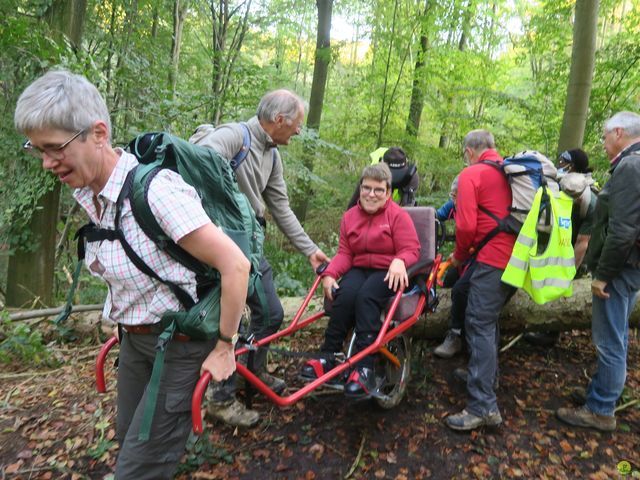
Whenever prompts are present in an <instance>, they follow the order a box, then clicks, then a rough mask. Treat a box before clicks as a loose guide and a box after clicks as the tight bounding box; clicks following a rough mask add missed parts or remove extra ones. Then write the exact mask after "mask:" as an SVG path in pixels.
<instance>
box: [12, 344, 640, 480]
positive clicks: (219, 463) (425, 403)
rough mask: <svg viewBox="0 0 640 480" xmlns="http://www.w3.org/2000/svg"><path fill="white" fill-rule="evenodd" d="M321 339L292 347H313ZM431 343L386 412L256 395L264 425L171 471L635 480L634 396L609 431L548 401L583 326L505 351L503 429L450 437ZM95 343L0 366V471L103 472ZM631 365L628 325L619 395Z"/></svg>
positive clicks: (457, 403) (578, 350) (105, 414)
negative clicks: (576, 424) (21, 365)
mask: <svg viewBox="0 0 640 480" xmlns="http://www.w3.org/2000/svg"><path fill="white" fill-rule="evenodd" d="M317 336H318V334H317V333H316V334H314V335H313V336H311V337H309V336H307V337H305V338H301V339H298V340H296V341H295V342H294V346H295V345H296V344H304V345H309V344H317V342H319V338H316V337H317ZM314 342H315V343H314ZM433 347H434V344H433V343H422V342H421V343H417V344H415V345H414V349H413V351H414V359H413V378H412V380H411V382H410V385H409V391H408V396H407V398H406V399H405V400H404V401H403V402H402V403H401V404H400V406H399V407H397V408H395V409H394V410H391V411H384V410H381V409H380V408H378V407H376V406H375V405H373V404H371V403H368V402H364V403H356V404H353V403H347V402H345V400H344V398H343V397H342V395H341V394H339V393H334V392H332V391H326V392H324V391H323V392H320V393H319V394H318V395H316V396H313V397H308V398H306V399H305V400H304V401H302V402H299V403H298V404H296V405H295V406H293V407H291V408H289V409H284V410H282V409H278V408H276V407H273V406H272V405H271V404H269V403H267V402H266V401H265V400H264V399H263V398H256V399H255V402H254V407H255V408H257V409H258V410H260V411H261V412H262V414H263V420H262V422H261V424H260V425H259V426H258V427H257V428H255V429H252V430H245V431H243V430H236V429H233V428H230V427H227V426H223V425H218V424H213V425H209V426H208V428H207V430H206V431H205V435H204V436H203V437H202V439H201V440H200V441H199V442H198V443H197V444H195V445H192V446H191V449H190V453H189V454H188V455H186V456H185V459H184V462H183V464H182V466H181V471H182V473H181V475H180V478H183V479H188V478H200V479H218V478H219V479H233V478H246V479H263V478H268V479H272V478H273V479H299V478H300V479H338V478H345V476H347V474H350V476H349V478H357V479H359V478H362V479H365V478H366V479H369V478H377V479H399V480H400V479H419V478H436V479H448V478H460V479H464V478H518V477H519V478H525V479H530V478H548V479H562V478H568V479H573V478H592V479H608V478H618V477H620V478H622V476H621V474H620V473H619V472H618V470H617V468H618V466H619V465H623V464H621V463H620V462H622V461H628V462H630V464H631V466H632V469H635V470H636V476H640V454H639V453H638V452H639V451H640V407H639V405H638V404H636V405H634V406H631V407H628V408H625V409H624V410H622V411H621V412H620V413H619V414H618V429H617V431H616V432H615V433H612V434H601V433H597V432H593V431H590V430H582V429H575V430H574V429H570V428H567V427H566V426H564V425H563V424H561V423H560V422H558V421H557V420H556V419H555V417H554V414H553V412H554V410H555V409H556V408H557V407H559V406H563V405H568V404H569V403H570V402H569V400H568V399H567V395H568V393H569V391H570V389H571V387H572V386H574V385H585V383H586V379H585V374H587V373H589V371H590V369H591V365H592V364H593V360H594V351H593V348H592V347H591V344H590V340H589V336H588V333H575V334H564V335H562V336H561V340H560V342H559V344H558V345H557V346H556V347H554V348H551V349H545V348H540V347H533V346H530V345H528V344H526V343H523V342H519V343H517V344H516V345H515V346H513V347H512V348H511V349H509V350H508V351H507V352H505V353H504V354H502V355H501V357H500V369H501V375H500V387H499V390H498V400H499V404H500V408H501V410H502V416H503V418H504V423H503V425H502V426H501V427H499V428H496V429H488V428H487V429H481V430H478V431H476V432H473V433H470V434H469V433H462V434H461V433H454V432H452V431H450V430H449V429H447V428H446V427H445V426H444V424H443V422H442V420H443V418H444V417H445V416H446V415H447V414H449V413H453V412H457V411H459V410H460V409H461V408H462V407H463V406H464V397H465V388H464V385H463V384H461V383H458V382H457V381H456V380H455V379H454V377H453V376H452V372H453V369H454V368H455V367H458V366H464V364H465V358H464V357H459V358H456V359H454V360H451V361H445V360H439V359H436V358H434V357H433V355H432V354H431V350H432V349H433ZM66 348H69V347H66ZM96 350H97V348H91V347H84V348H83V349H77V350H76V349H71V350H68V351H66V352H63V355H64V357H65V359H66V362H65V363H64V364H63V366H62V367H61V368H59V369H57V370H54V371H49V372H44V371H30V370H28V369H25V370H23V371H20V372H19V373H16V371H15V366H14V368H13V369H12V370H11V371H9V370H6V369H5V370H4V371H2V372H0V447H1V453H0V478H2V479H4V478H7V479H17V478H21V479H29V478H31V479H47V478H55V479H58V478H70V479H82V478H91V479H94V478H103V477H104V476H105V475H108V474H109V473H110V472H111V471H112V469H113V464H114V461H115V456H116V454H117V446H116V444H115V442H114V439H113V437H114V430H113V422H114V398H113V389H114V379H113V371H112V372H111V377H110V379H109V387H110V389H111V392H110V393H108V394H107V395H102V396H98V395H97V394H95V393H94V386H93V360H94V354H95V353H96ZM638 360H640V341H639V339H638V336H637V333H636V332H632V334H631V338H630V355H629V365H630V372H629V377H628V379H627V389H626V390H625V393H624V395H623V398H622V401H623V402H628V401H630V400H631V399H632V398H634V397H635V398H639V397H640V372H639V371H638V368H637V366H638V364H639V362H638ZM298 365H299V363H291V364H286V365H282V364H280V365H279V366H278V370H279V372H278V373H280V374H283V373H284V374H285V375H286V377H287V379H288V380H289V381H290V383H292V384H294V385H295V384H296V383H297V380H296V379H295V373H296V371H297V368H298ZM621 468H622V467H621ZM630 476H631V475H629V477H630ZM107 478H108V477H107Z"/></svg>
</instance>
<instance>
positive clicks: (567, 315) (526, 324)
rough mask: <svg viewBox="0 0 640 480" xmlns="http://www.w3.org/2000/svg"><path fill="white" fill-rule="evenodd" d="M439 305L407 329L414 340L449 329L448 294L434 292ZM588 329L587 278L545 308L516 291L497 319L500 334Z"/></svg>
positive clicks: (638, 310)
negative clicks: (567, 295)
mask: <svg viewBox="0 0 640 480" xmlns="http://www.w3.org/2000/svg"><path fill="white" fill-rule="evenodd" d="M438 296H439V298H440V303H439V305H438V309H437V311H436V312H435V313H428V314H426V315H423V316H422V318H420V320H418V323H417V324H416V325H415V326H414V327H413V328H412V329H411V335H413V336H415V337H417V338H441V337H443V336H444V334H445V332H446V331H447V329H448V328H449V311H450V308H451V290H450V289H440V290H438ZM630 321H631V323H632V324H633V325H635V326H638V325H639V322H640V304H636V306H635V309H634V310H633V313H632V314H631V320H630ZM590 328H591V278H581V279H578V280H574V281H573V296H572V297H570V298H561V299H559V300H556V301H554V302H550V303H547V304H546V305H537V304H536V303H534V302H533V301H531V299H530V298H529V296H528V295H527V294H526V293H525V292H524V291H523V290H518V292H517V293H516V294H515V296H514V297H513V298H512V299H511V301H510V302H509V303H508V304H507V305H506V306H505V308H504V310H503V312H502V315H501V316H500V331H501V332H522V331H525V330H530V331H567V330H574V329H575V330H587V329H590Z"/></svg>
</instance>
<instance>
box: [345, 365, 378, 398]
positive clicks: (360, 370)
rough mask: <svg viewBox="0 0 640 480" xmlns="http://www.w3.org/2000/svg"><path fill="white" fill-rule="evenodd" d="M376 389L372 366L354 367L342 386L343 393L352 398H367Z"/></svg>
mask: <svg viewBox="0 0 640 480" xmlns="http://www.w3.org/2000/svg"><path fill="white" fill-rule="evenodd" d="M375 389H376V376H375V374H374V372H373V369H372V368H368V367H356V369H355V370H354V371H353V372H351V375H349V378H348V379H347V383H346V384H345V386H344V394H345V396H346V397H349V398H351V399H353V400H360V399H365V398H369V397H370V396H371V394H372V393H374V392H375Z"/></svg>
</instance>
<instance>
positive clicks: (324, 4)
mask: <svg viewBox="0 0 640 480" xmlns="http://www.w3.org/2000/svg"><path fill="white" fill-rule="evenodd" d="M316 5H317V7H318V32H317V34H316V58H315V63H314V66H313V80H312V82H311V95H310V97H309V115H308V116H307V128H309V130H312V132H311V134H312V135H318V134H319V131H320V119H321V118H322V106H323V104H324V92H325V88H326V86H327V75H328V73H329V63H330V62H331V13H332V9H333V0H316ZM314 157H315V148H314V147H313V146H312V147H311V148H305V149H304V154H303V158H302V163H303V164H304V166H305V167H306V168H307V170H309V172H313V164H314ZM301 183H302V185H300V186H299V187H300V188H299V191H300V192H303V193H302V194H300V195H298V196H297V198H296V199H294V201H293V202H292V209H293V212H294V213H295V215H296V217H298V220H300V222H304V220H305V218H306V216H307V209H308V207H309V198H311V197H312V196H313V192H312V191H311V188H312V187H311V182H310V181H309V180H301Z"/></svg>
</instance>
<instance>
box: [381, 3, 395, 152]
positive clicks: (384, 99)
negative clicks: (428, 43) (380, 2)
mask: <svg viewBox="0 0 640 480" xmlns="http://www.w3.org/2000/svg"><path fill="white" fill-rule="evenodd" d="M397 15H398V0H396V1H395V2H394V4H393V20H392V21H391V41H390V42H389V49H388V51H387V63H386V66H385V71H384V86H383V88H382V105H381V106H380V118H379V120H378V135H377V140H376V148H379V147H381V146H382V133H383V131H384V119H385V109H386V108H387V89H388V87H389V71H390V68H391V53H392V52H393V40H394V37H395V32H396V18H397ZM389 103H391V102H389Z"/></svg>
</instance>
